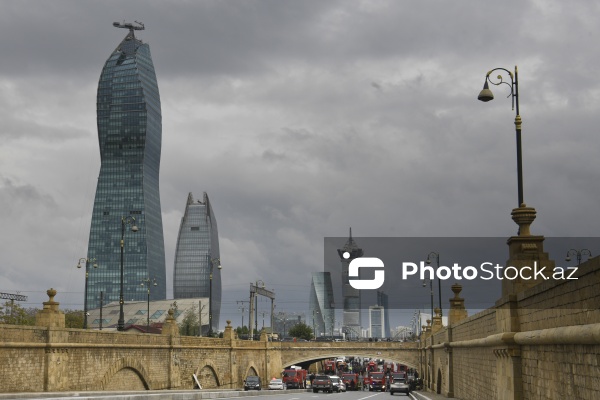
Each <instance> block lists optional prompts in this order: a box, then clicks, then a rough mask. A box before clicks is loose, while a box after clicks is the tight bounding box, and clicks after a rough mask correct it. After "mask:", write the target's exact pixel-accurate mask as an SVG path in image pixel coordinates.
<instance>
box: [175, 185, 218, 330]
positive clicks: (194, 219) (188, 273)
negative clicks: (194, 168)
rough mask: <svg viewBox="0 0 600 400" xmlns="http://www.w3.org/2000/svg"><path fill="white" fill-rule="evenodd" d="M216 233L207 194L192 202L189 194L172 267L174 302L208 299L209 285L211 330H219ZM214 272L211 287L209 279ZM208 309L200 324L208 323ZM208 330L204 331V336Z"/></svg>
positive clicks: (215, 223) (203, 312) (215, 222)
mask: <svg viewBox="0 0 600 400" xmlns="http://www.w3.org/2000/svg"><path fill="white" fill-rule="evenodd" d="M220 257H221V256H220V253H219V231H218V229H217V220H216V219H215V214H214V213H213V210H212V207H211V205H210V201H209V200H208V195H207V194H206V192H205V193H204V195H203V199H202V200H194V197H193V195H192V194H191V193H190V194H189V195H188V198H187V203H186V205H185V212H184V214H183V218H181V225H180V227H179V235H178V237H177V248H176V249H175V267H174V268H173V294H174V297H175V299H190V298H197V297H209V295H210V294H211V285H212V299H211V300H212V301H211V304H212V305H211V308H212V331H216V330H217V329H218V328H219V315H220V313H221V270H220V269H219V268H218V266H219V265H220ZM211 264H212V267H213V268H212V269H213V277H212V284H211V279H210V270H211ZM208 313H209V310H202V311H201V314H202V321H208V315H209V314H208ZM209 330H211V329H203V332H204V333H206V332H208V331H209Z"/></svg>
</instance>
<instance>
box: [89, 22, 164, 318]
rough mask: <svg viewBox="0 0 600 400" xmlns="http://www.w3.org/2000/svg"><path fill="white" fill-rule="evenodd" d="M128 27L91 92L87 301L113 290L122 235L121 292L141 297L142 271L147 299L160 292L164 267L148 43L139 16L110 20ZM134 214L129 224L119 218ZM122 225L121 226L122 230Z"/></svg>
mask: <svg viewBox="0 0 600 400" xmlns="http://www.w3.org/2000/svg"><path fill="white" fill-rule="evenodd" d="M114 26H116V27H120V28H126V29H128V30H129V32H128V33H127V35H126V36H125V38H124V39H123V40H122V41H121V43H120V44H119V45H118V46H117V48H116V49H115V50H114V51H113V52H112V53H111V55H110V56H109V57H108V60H107V61H106V63H105V64H104V68H102V73H101V74H100V80H99V83H98V93H97V111H96V114H97V124H98V141H99V144H100V159H101V166H100V175H99V177H98V183H97V187H96V197H95V200H94V209H93V214H92V223H91V228H90V238H89V242H88V258H89V259H90V260H92V259H95V262H96V263H97V264H98V268H89V275H88V281H87V285H86V286H87V291H86V292H87V293H86V294H87V297H86V301H87V308H88V309H92V308H97V307H98V306H99V304H100V303H99V302H100V294H101V292H102V294H103V299H104V303H105V304H106V303H108V302H111V301H118V300H119V297H120V296H119V295H120V276H121V275H120V274H121V250H120V249H121V245H122V244H121V239H122V238H123V239H124V240H123V252H122V253H123V293H124V296H123V299H124V301H126V302H127V301H130V300H146V299H147V288H146V287H144V286H142V285H141V283H142V281H143V280H144V279H156V283H157V285H156V286H152V288H151V291H150V296H151V299H152V300H162V299H165V298H166V269H165V251H164V240H163V226H162V216H161V208H160V195H159V187H158V176H159V169H160V151H161V135H162V122H161V112H160V97H159V94H158V85H157V83H156V75H155V73H154V66H153V64H152V58H151V56H150V47H149V46H148V44H146V43H143V42H142V41H141V40H140V39H138V38H136V37H135V34H134V31H135V30H140V29H143V25H141V24H137V25H136V24H131V23H127V24H125V23H123V24H119V23H117V22H115V23H114ZM133 219H135V222H134V224H135V226H136V227H137V228H138V230H137V232H132V231H131V229H130V228H131V227H132V226H133V224H131V225H130V224H126V223H125V224H124V222H127V221H131V222H133ZM123 228H125V229H124V230H122V229H123Z"/></svg>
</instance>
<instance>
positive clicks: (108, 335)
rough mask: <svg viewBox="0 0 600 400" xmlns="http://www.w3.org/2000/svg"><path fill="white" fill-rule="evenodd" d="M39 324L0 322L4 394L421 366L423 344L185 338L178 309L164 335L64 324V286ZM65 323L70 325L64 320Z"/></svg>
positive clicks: (234, 384)
mask: <svg viewBox="0 0 600 400" xmlns="http://www.w3.org/2000/svg"><path fill="white" fill-rule="evenodd" d="M48 294H49V296H50V300H49V301H48V302H45V303H44V310H42V311H41V312H40V314H39V315H38V319H37V321H36V324H37V325H39V326H34V327H31V326H15V325H0V376H2V379H1V380H0V393H10V392H39V391H49V392H50V391H52V392H60V391H94V390H117V391H119V390H158V389H193V387H194V383H195V379H194V375H195V376H196V378H197V379H198V381H199V382H200V384H201V386H202V388H203V389H211V388H219V389H235V388H240V387H242V386H243V381H244V378H245V377H246V376H248V375H258V376H261V377H263V379H265V380H268V379H269V378H271V377H279V376H281V371H282V370H283V369H284V368H285V367H286V366H290V365H305V366H308V365H309V364H311V363H313V362H315V361H319V360H322V359H327V358H334V357H337V356H340V355H344V356H359V357H372V358H383V359H386V360H393V361H394V362H398V363H402V364H405V365H408V366H410V367H413V368H417V367H418V360H419V357H418V352H419V350H418V349H417V344H416V343H400V342H269V341H267V340H266V335H263V336H262V338H261V340H260V341H246V340H238V339H237V338H236V337H235V335H234V332H233V329H232V327H231V326H230V325H229V322H228V326H227V327H226V329H225V332H224V337H223V338H220V339H217V338H206V337H189V336H180V335H179V329H178V327H177V324H176V323H175V320H174V319H173V317H172V311H170V312H169V313H170V315H169V317H167V320H166V322H165V325H164V326H163V334H162V335H153V334H142V333H139V334H138V333H123V332H114V331H99V330H83V329H67V328H64V314H62V313H61V312H60V311H59V309H58V303H57V302H55V301H54V295H56V291H52V290H49V291H48ZM61 321H62V322H61Z"/></svg>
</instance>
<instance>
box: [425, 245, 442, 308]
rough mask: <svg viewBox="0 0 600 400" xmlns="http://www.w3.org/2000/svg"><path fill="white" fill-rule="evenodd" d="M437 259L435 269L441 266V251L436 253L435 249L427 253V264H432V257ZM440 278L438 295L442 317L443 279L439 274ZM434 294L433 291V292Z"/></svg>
mask: <svg viewBox="0 0 600 400" xmlns="http://www.w3.org/2000/svg"><path fill="white" fill-rule="evenodd" d="M432 258H433V259H434V260H435V269H436V271H437V269H438V268H439V267H440V253H436V252H435V251H432V252H431V253H429V254H428V255H427V260H425V264H427V265H429V264H431V259H432ZM437 280H438V296H439V298H440V317H441V316H442V280H441V279H440V277H439V276H438V278H437ZM432 295H433V293H432ZM431 318H433V315H432V316H431Z"/></svg>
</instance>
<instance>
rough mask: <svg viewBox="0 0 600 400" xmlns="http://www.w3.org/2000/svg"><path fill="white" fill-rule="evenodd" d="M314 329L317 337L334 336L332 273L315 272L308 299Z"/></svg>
mask: <svg viewBox="0 0 600 400" xmlns="http://www.w3.org/2000/svg"><path fill="white" fill-rule="evenodd" d="M308 307H309V310H310V314H309V317H311V319H312V328H313V329H314V330H315V332H314V334H315V335H316V336H328V335H329V336H333V330H334V324H335V304H334V302H333V285H332V283H331V273H330V272H313V274H312V283H311V285H310V297H309V299H308Z"/></svg>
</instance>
